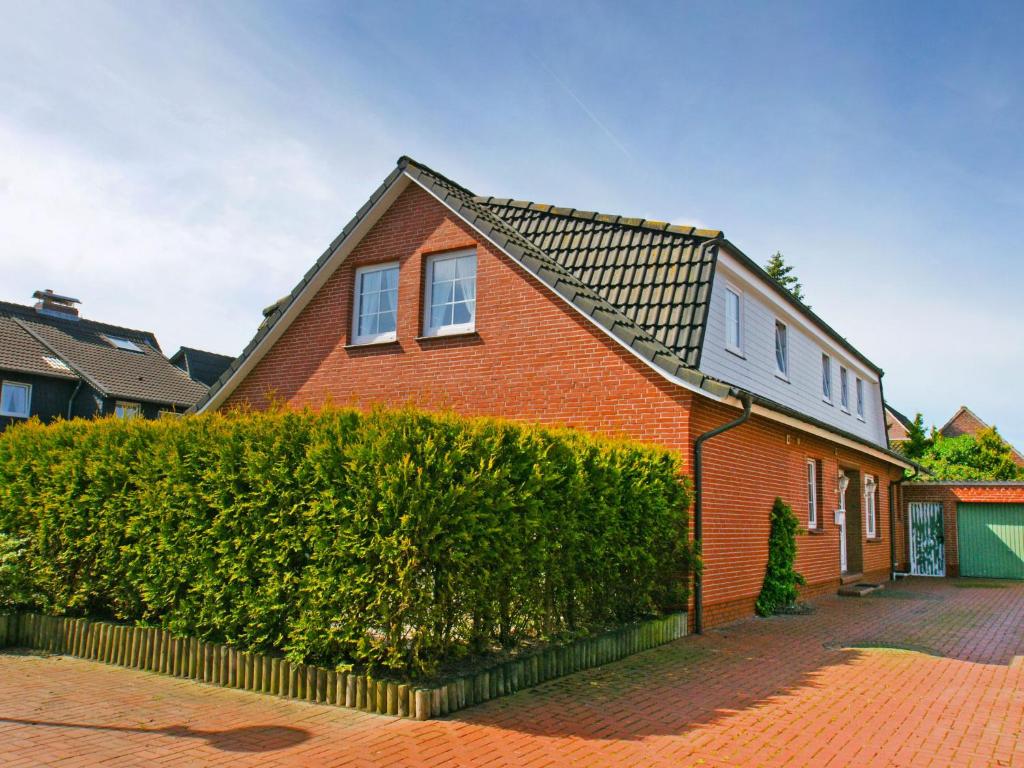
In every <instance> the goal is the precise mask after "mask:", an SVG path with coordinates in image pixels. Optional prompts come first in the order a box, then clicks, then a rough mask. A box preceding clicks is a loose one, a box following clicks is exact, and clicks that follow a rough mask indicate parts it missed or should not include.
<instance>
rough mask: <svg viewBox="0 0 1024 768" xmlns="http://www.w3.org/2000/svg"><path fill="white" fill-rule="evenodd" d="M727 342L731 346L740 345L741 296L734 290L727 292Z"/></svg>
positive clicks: (737, 347) (737, 346) (736, 346)
mask: <svg viewBox="0 0 1024 768" xmlns="http://www.w3.org/2000/svg"><path fill="white" fill-rule="evenodd" d="M725 308H726V312H725V316H726V342H727V343H728V344H729V346H730V347H735V348H736V349H739V346H740V297H739V295H738V294H736V293H733V292H732V291H728V290H727V291H726V293H725Z"/></svg>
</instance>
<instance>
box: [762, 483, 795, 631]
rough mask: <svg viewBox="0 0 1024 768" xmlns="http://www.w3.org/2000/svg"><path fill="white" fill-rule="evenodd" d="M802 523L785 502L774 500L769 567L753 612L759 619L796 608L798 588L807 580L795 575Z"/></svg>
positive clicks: (769, 537) (769, 545)
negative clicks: (797, 539) (797, 547)
mask: <svg viewBox="0 0 1024 768" xmlns="http://www.w3.org/2000/svg"><path fill="white" fill-rule="evenodd" d="M799 530H800V521H799V520H797V517H796V515H795V514H794V513H793V509H792V507H790V506H789V505H788V504H786V503H785V502H784V501H783V500H782V499H778V498H777V499H775V504H774V505H773V506H772V517H771V531H770V533H769V534H768V565H767V567H766V568H765V574H764V586H762V587H761V594H760V595H759V596H758V598H757V603H756V604H755V605H754V609H755V610H756V611H757V614H758V615H759V616H771V615H772V614H774V613H776V612H778V611H780V610H782V609H784V608H787V607H788V606H791V605H793V603H795V602H796V598H797V594H798V592H797V587H798V586H800V585H802V584H804V583H805V582H804V577H803V576H801V575H800V574H799V573H797V572H796V570H795V569H794V567H793V566H794V564H795V563H796V536H797V533H798V532H799Z"/></svg>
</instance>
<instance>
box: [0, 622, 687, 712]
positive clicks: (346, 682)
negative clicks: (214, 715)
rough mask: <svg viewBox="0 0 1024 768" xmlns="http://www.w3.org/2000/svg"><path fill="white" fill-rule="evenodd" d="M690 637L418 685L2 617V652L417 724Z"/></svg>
mask: <svg viewBox="0 0 1024 768" xmlns="http://www.w3.org/2000/svg"><path fill="white" fill-rule="evenodd" d="M686 633H687V615H686V614H685V613H674V614H670V615H668V616H664V617H661V618H656V619H650V620H647V621H642V622H637V623H636V624H630V625H627V626H624V627H621V628H619V629H616V630H612V631H610V632H606V633H603V634H601V635H597V636H594V637H589V638H584V639H581V640H576V641H574V642H571V643H566V644H564V645H557V646H550V647H548V648H545V649H543V650H541V651H538V652H536V653H533V654H530V655H525V656H521V657H519V658H516V659H514V660H511V661H505V662H500V663H497V664H494V665H492V666H489V667H486V668H484V669H481V670H477V671H475V672H473V673H470V674H467V675H463V676H461V677H454V678H447V679H444V680H439V681H436V682H433V683H430V684H415V683H404V682H398V681H393V680H382V679H378V678H374V677H372V676H370V675H367V674H356V673H355V672H353V671H351V670H350V669H348V668H346V667H339V668H337V669H324V668H322V667H316V666H312V665H305V664H295V663H292V662H289V661H288V660H287V659H283V658H280V657H278V656H269V655H267V656H265V655H262V654H258V653H249V652H245V651H240V650H238V649H236V648H232V647H231V646H229V645H223V644H220V643H208V642H206V641H204V640H198V639H196V638H187V637H177V636H174V635H172V634H171V633H170V632H168V631H166V630H163V629H160V628H157V627H135V626H129V625H125V624H112V623H110V622H104V621H91V620H89V619H76V618H68V617H62V616H44V615H41V614H37V613H19V614H0V648H4V647H22V648H34V649H36V650H41V651H48V652H50V653H60V654H66V655H69V656H78V657H80V658H83V659H90V660H93V661H100V662H104V663H107V664H116V665H117V666H121V667H129V668H131V669H141V670H144V671H148V672H157V673H160V674H166V675H173V676H175V677H181V678H185V679H189V680H196V681H198V682H203V683H207V684H210V685H219V686H223V687H229V688H238V689H240V690H247V691H253V692H256V693H267V694H272V695H276V696H282V697H284V698H289V699H299V700H303V701H308V702H313V703H316V704H326V705H330V706H338V707H349V708H352V709H359V710H362V711H364V712H376V713H379V714H382V715H385V714H386V715H391V716H394V717H408V718H414V719H416V720H429V719H432V718H437V717H444V716H445V715H449V714H451V713H453V712H458V711H459V710H461V709H465V708H466V707H472V706H474V705H476V704H480V703H482V702H485V701H489V700H490V699H494V698H498V697H500V696H508V695H511V694H513V693H515V692H517V691H521V690H523V689H526V688H532V687H533V686H535V685H540V684H541V683H544V682H547V681H548V680H553V679H555V678H558V677H563V676H564V675H571V674H572V673H574V672H579V671H581V670H584V669H591V668H593V667H598V666H601V665H602V664H607V663H609V662H612V661H618V660H620V659H623V658H625V657H626V656H630V655H632V654H634V653H639V652H640V651H645V650H648V649H650V648H654V647H656V646H659V645H663V644H665V643H669V642H672V641H673V640H677V639H678V638H680V637H683V636H684V635H686Z"/></svg>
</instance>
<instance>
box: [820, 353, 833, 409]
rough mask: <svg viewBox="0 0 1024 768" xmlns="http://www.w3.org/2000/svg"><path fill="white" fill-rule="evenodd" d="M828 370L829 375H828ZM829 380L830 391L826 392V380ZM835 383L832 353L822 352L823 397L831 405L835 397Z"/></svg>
mask: <svg viewBox="0 0 1024 768" xmlns="http://www.w3.org/2000/svg"><path fill="white" fill-rule="evenodd" d="M826 371H827V375H826ZM826 381H827V382H828V393H827V394H826V392H825V382H826ZM834 384H835V382H834V381H832V355H830V354H829V353H828V352H822V353H821V399H822V400H824V401H825V402H826V403H828V404H829V405H832V404H833V402H834V401H833V398H834V397H835V394H834V392H835V387H834V386H833V385H834Z"/></svg>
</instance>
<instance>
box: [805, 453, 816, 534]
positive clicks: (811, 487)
mask: <svg viewBox="0 0 1024 768" xmlns="http://www.w3.org/2000/svg"><path fill="white" fill-rule="evenodd" d="M807 527H808V528H817V527H818V462H816V461H815V460H814V459H808V460H807Z"/></svg>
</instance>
